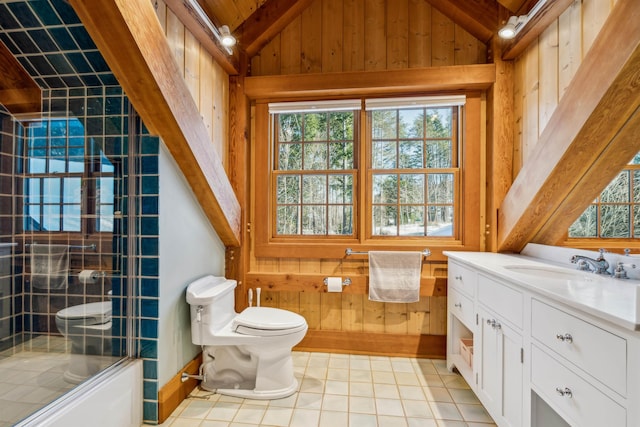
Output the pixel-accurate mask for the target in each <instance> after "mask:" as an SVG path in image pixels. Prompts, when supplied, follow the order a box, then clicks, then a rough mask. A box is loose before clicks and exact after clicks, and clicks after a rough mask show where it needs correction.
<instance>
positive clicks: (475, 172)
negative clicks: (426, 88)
mask: <svg viewBox="0 0 640 427" xmlns="http://www.w3.org/2000/svg"><path fill="white" fill-rule="evenodd" d="M366 95H367V96H371V94H366ZM398 95H399V96H401V95H403V94H398ZM404 95H407V96H409V95H415V94H404ZM465 95H466V96H467V100H466V105H465V116H464V127H463V129H462V132H463V137H464V144H465V146H464V150H463V155H462V157H461V159H460V180H461V182H460V188H461V193H460V197H462V198H463V200H464V205H463V206H461V203H458V204H457V206H458V209H460V212H459V215H458V218H459V221H460V230H461V233H460V239H459V240H449V239H446V240H445V239H442V240H439V241H436V240H433V239H429V238H428V237H398V238H393V239H390V238H388V237H384V238H380V237H375V238H368V237H366V235H365V233H363V230H366V227H367V225H366V224H367V218H364V217H365V216H367V215H359V209H363V208H362V207H363V206H365V204H364V203H365V202H366V201H365V200H364V198H365V192H363V191H360V186H361V185H362V183H363V182H365V178H366V175H365V174H366V173H367V171H366V170H365V169H366V168H364V167H360V168H358V172H357V174H358V183H357V184H356V186H357V188H354V191H357V193H355V194H356V197H358V198H359V199H358V203H357V204H356V205H357V206H358V207H354V210H355V211H356V214H355V215H356V216H355V221H356V222H357V224H354V229H355V228H357V229H358V230H360V234H359V236H360V237H356V238H342V237H335V238H333V236H332V238H331V239H322V240H321V241H319V239H305V238H304V237H296V238H295V241H292V240H293V239H291V238H287V239H286V241H283V239H278V238H272V237H271V223H270V209H271V206H270V204H271V195H272V191H271V178H270V176H271V168H272V166H273V164H272V162H273V159H274V155H273V154H274V153H273V152H272V150H273V148H272V146H271V141H270V135H271V131H272V129H271V123H270V122H271V120H270V116H269V107H268V102H269V100H261V101H260V102H256V104H255V115H254V138H253V140H252V145H253V147H252V154H251V156H252V157H251V160H252V170H253V171H254V173H253V175H252V177H251V180H252V194H253V196H252V200H253V201H254V204H253V207H252V215H251V216H252V218H251V221H250V222H251V227H250V228H251V237H252V239H251V241H252V246H253V252H254V255H255V256H256V257H259V258H262V257H265V258H269V257H275V258H344V256H345V249H346V248H347V247H350V248H352V249H354V250H358V251H367V250H423V249H424V248H425V247H428V248H429V249H430V250H431V252H432V256H431V257H430V260H446V257H445V256H444V255H442V252H443V251H446V250H468V251H478V250H481V248H482V242H483V241H484V236H483V235H482V229H483V228H484V226H483V220H484V215H482V213H481V200H482V194H484V192H485V189H484V185H483V183H482V182H481V176H482V168H483V167H484V166H483V165H482V161H481V159H482V158H483V155H482V144H483V138H482V130H483V126H482V117H483V112H482V110H483V108H484V102H483V95H482V93H481V92H476V91H472V92H466V93H465ZM364 114H365V112H364V111H362V112H361V115H364ZM366 122H367V121H366V120H364V117H363V116H361V120H360V127H361V130H362V132H366V130H367V129H366V126H367V124H366ZM365 134H366V133H365ZM364 145H365V146H364V147H361V148H360V150H361V151H360V155H361V156H363V157H361V159H362V158H367V157H366V156H367V154H368V153H367V147H366V144H364ZM365 210H366V209H365ZM368 222H370V221H368ZM356 236H358V235H357V234H356Z"/></svg>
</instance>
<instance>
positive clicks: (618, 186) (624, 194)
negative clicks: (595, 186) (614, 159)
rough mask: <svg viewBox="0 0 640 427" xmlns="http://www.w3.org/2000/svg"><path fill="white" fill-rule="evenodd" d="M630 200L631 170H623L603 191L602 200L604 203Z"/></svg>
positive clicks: (627, 201)
mask: <svg viewBox="0 0 640 427" xmlns="http://www.w3.org/2000/svg"><path fill="white" fill-rule="evenodd" d="M629 200H630V199H629V171H622V172H620V174H618V176H617V177H615V178H614V180H613V181H611V182H610V183H609V185H607V187H606V188H605V189H604V190H603V191H602V194H600V201H601V202H602V203H629ZM603 219H604V217H603Z"/></svg>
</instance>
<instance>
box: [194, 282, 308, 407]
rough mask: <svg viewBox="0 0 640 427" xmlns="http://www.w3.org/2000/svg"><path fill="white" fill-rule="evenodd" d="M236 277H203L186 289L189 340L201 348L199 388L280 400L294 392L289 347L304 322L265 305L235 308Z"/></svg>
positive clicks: (295, 341)
mask: <svg viewBox="0 0 640 427" xmlns="http://www.w3.org/2000/svg"><path fill="white" fill-rule="evenodd" d="M235 288H236V281H235V280H227V279H225V278H224V277H215V276H205V277H202V278H201V279H198V280H196V281H195V282H193V283H191V284H190V285H189V286H188V287H187V302H188V303H189V304H190V306H191V339H192V341H193V343H194V344H198V345H202V346H203V352H202V357H203V366H202V368H201V372H202V373H203V374H204V378H203V380H202V383H201V387H202V388H204V389H206V390H209V391H215V392H217V393H220V394H225V395H228V396H236V397H242V398H249V399H279V398H283V397H287V396H290V395H292V394H293V393H295V392H296V391H297V389H298V381H297V380H296V378H295V376H294V373H293V361H292V359H291V349H292V348H293V346H295V345H296V344H298V343H299V342H300V341H302V338H304V335H305V334H306V332H307V321H306V320H305V318H304V317H302V316H300V315H299V314H296V313H293V312H290V311H287V310H281V309H277V308H269V307H249V308H247V309H245V310H244V311H242V312H241V313H240V314H238V313H236V312H235V309H234V304H235V296H234V291H235Z"/></svg>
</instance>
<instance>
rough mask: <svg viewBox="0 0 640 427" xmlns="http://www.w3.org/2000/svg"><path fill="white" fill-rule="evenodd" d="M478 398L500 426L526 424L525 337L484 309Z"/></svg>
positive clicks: (481, 317) (481, 319) (481, 312)
mask: <svg viewBox="0 0 640 427" xmlns="http://www.w3.org/2000/svg"><path fill="white" fill-rule="evenodd" d="M479 314H480V321H481V322H480V325H478V327H479V330H480V354H479V355H478V356H479V359H480V360H479V363H480V366H479V367H478V396H479V398H480V400H481V401H482V403H483V404H484V405H485V407H486V408H487V410H488V411H489V413H490V414H491V416H492V417H493V418H494V420H495V421H496V422H497V423H498V424H499V425H501V426H502V425H505V426H513V427H517V426H521V425H522V402H523V400H522V399H523V396H522V390H523V388H522V387H523V380H522V375H523V365H522V336H521V335H520V334H518V333H517V332H515V331H514V330H513V329H512V328H510V327H509V326H507V325H505V324H504V323H503V321H502V320H501V319H500V318H499V317H496V316H494V315H492V314H491V313H490V312H488V311H486V310H485V309H484V308H482V307H481V308H480V310H479Z"/></svg>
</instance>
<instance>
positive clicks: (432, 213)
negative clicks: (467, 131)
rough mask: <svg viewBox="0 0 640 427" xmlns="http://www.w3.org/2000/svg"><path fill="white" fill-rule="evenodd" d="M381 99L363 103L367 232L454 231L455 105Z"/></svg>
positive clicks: (443, 233)
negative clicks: (367, 155)
mask: <svg viewBox="0 0 640 427" xmlns="http://www.w3.org/2000/svg"><path fill="white" fill-rule="evenodd" d="M450 102H451V103H456V102H459V100H457V99H451V100H450ZM384 104H385V105H384V106H382V107H379V108H377V105H376V104H375V102H370V103H368V105H367V109H368V110H370V113H369V114H368V118H370V121H371V134H370V140H371V144H370V146H371V149H370V152H371V156H370V165H371V166H370V169H369V175H368V179H369V181H370V182H371V193H370V198H371V211H372V215H371V218H372V223H371V235H372V236H430V237H436V238H437V237H453V236H455V230H454V219H455V216H456V215H455V205H456V204H455V200H456V195H457V194H458V190H457V189H458V188H459V185H458V182H459V180H458V146H459V141H458V135H459V132H458V116H459V109H460V106H458V105H454V106H439V107H438V106H436V107H427V106H419V107H418V108H416V107H415V105H412V106H409V107H401V108H393V109H392V108H389V107H388V105H389V104H390V102H389V101H386V102H384Z"/></svg>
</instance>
